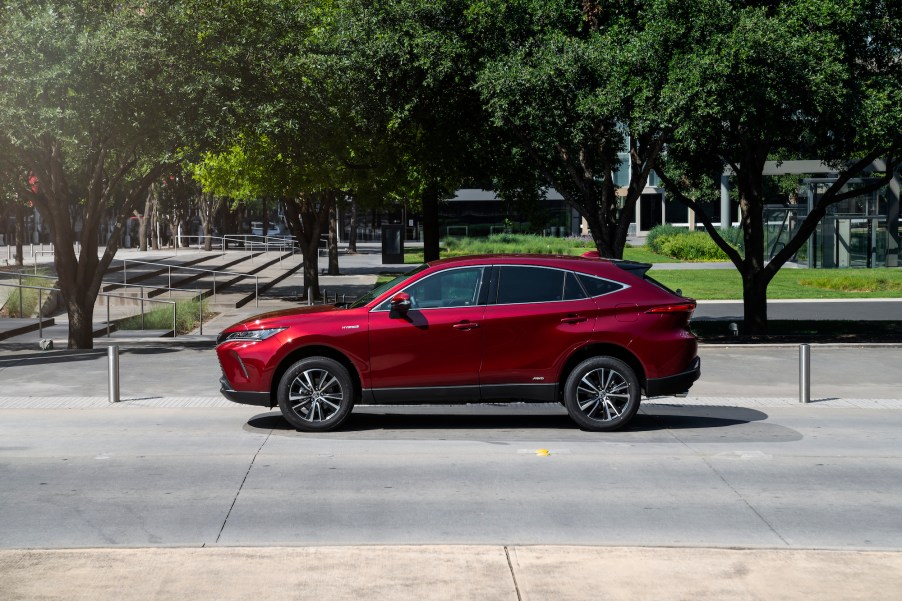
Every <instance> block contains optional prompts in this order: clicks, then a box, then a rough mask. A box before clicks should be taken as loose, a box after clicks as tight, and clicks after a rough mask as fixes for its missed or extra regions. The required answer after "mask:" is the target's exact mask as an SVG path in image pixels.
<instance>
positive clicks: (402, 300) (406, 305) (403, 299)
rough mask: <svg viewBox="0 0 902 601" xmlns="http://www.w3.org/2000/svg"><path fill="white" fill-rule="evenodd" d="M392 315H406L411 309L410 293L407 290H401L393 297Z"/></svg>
mask: <svg viewBox="0 0 902 601" xmlns="http://www.w3.org/2000/svg"><path fill="white" fill-rule="evenodd" d="M390 306H391V312H390V313H389V315H390V316H391V317H404V316H405V315H407V312H408V311H410V295H409V294H407V293H406V292H399V293H398V294H396V295H394V296H393V297H392V299H391V303H390Z"/></svg>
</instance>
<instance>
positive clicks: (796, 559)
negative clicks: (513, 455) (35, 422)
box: [0, 545, 902, 601]
mask: <svg viewBox="0 0 902 601" xmlns="http://www.w3.org/2000/svg"><path fill="white" fill-rule="evenodd" d="M900 590H902V553H883V552H854V551H851V552H850V551H815V550H793V551H787V550H772V549H751V550H737V549H691V548H690V549H667V548H642V547H569V546H526V547H524V546H512V547H507V546H504V547H499V546H468V545H460V546H391V547H384V546H372V547H306V548H304V547H301V548H297V547H293V548H223V547H214V548H204V549H190V548H188V549H186V548H182V549H80V550H62V551H51V550H34V551H18V550H16V551H0V592H2V593H3V598H4V599H5V600H6V601H30V600H36V599H44V600H46V599H65V600H66V601H76V600H79V599H84V600H91V601H97V600H107V599H108V600H113V599H115V600H116V601H132V600H134V601H146V600H148V599H160V600H164V599H216V600H217V601H231V600H233V599H234V600H235V601H246V600H248V599H255V600H257V601H282V600H288V599H310V600H314V599H324V600H344V599H347V600H349V601H359V600H361V599H366V600H382V599H385V600H390V601H408V600H409V601H425V600H428V601H437V600H444V599H447V600H449V601H451V600H453V601H458V600H461V599H471V600H473V601H495V600H498V601H540V600H541V601H570V600H582V601H588V600H604V601H627V600H633V599H637V600H638V599H653V600H655V601H671V600H674V601H675V600H678V599H716V600H717V601H740V600H742V601H746V600H750V599H760V600H762V601H763V600H767V601H784V600H785V601H794V600H800V601H808V600H810V599H819V600H831V599H836V600H839V599H842V600H843V601H857V600H861V601H873V600H875V599H887V600H889V599H898V598H899V597H898V596H896V595H897V593H898V592H899V591H900ZM892 591H896V593H893V592H892Z"/></svg>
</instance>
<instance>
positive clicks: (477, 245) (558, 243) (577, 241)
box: [404, 234, 678, 265]
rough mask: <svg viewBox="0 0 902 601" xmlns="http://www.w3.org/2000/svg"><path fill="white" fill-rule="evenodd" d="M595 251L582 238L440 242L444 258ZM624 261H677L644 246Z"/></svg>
mask: <svg viewBox="0 0 902 601" xmlns="http://www.w3.org/2000/svg"><path fill="white" fill-rule="evenodd" d="M590 250H595V245H594V244H593V243H592V242H590V241H588V240H585V239H583V238H552V237H543V236H531V235H526V234H496V235H494V236H489V237H488V238H444V239H443V240H442V243H441V248H440V253H441V257H442V258H443V259H444V258H447V257H462V256H465V255H492V254H512V253H514V254H540V255H541V254H550V255H575V256H579V255H581V254H583V253H585V252H587V251H590ZM623 258H624V259H627V260H629V261H641V262H642V263H677V262H678V261H677V259H673V258H671V257H666V256H664V255H659V254H657V253H653V252H651V251H650V250H648V249H647V248H646V247H644V246H640V247H636V248H632V247H627V248H625V249H624V251H623ZM404 262H405V263H411V264H414V265H419V264H420V263H422V262H423V251H422V250H419V249H411V250H408V251H405V253H404Z"/></svg>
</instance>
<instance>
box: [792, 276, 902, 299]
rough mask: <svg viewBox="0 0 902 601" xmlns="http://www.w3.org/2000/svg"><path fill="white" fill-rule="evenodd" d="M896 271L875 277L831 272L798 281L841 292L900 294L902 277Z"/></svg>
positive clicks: (806, 284)
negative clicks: (828, 274) (826, 274)
mask: <svg viewBox="0 0 902 601" xmlns="http://www.w3.org/2000/svg"><path fill="white" fill-rule="evenodd" d="M844 271H845V270H844ZM869 271H870V270H869ZM897 272H898V270H896V271H892V272H889V273H885V274H883V273H882V274H878V275H877V276H876V277H874V276H872V275H870V274H869V273H867V272H865V273H862V272H857V273H854V274H849V273H841V274H836V275H833V274H831V275H830V276H820V277H806V278H803V279H800V280H799V283H800V284H802V285H803V286H809V287H811V288H820V289H822V290H836V291H842V292H893V293H896V294H902V277H899V276H902V274H898V273H897ZM893 276H896V277H893Z"/></svg>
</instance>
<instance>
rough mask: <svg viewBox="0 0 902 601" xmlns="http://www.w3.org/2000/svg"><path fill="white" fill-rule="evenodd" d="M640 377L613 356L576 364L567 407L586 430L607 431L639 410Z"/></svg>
mask: <svg viewBox="0 0 902 601" xmlns="http://www.w3.org/2000/svg"><path fill="white" fill-rule="evenodd" d="M640 396H641V391H640V390H639V380H638V378H636V373H635V372H634V371H633V369H632V368H631V367H630V366H629V365H627V364H626V363H624V362H623V361H621V360H620V359H615V358H613V357H592V358H591V359H586V360H585V361H583V362H582V363H580V364H579V365H577V366H576V368H575V369H574V370H573V371H572V372H570V375H569V376H567V381H566V383H565V385H564V406H565V407H566V408H567V413H569V414H570V419H572V420H573V421H575V422H576V423H577V424H578V425H579V427H580V428H582V429H583V430H591V431H593V432H606V431H610V430H618V429H620V428H623V427H624V426H626V425H627V424H628V423H629V422H630V420H631V419H633V416H634V415H636V411H638V410H639V400H640Z"/></svg>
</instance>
